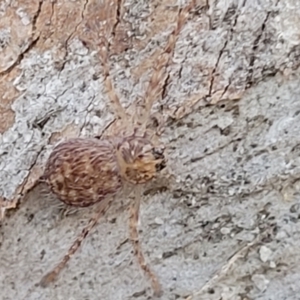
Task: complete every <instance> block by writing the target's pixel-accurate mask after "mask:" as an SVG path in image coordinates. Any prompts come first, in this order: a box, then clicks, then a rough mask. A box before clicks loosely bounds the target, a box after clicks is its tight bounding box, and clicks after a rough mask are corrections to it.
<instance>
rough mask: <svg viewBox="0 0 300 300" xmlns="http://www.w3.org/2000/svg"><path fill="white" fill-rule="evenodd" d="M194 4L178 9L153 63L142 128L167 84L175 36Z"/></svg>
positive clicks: (192, 2) (177, 34)
mask: <svg viewBox="0 0 300 300" xmlns="http://www.w3.org/2000/svg"><path fill="white" fill-rule="evenodd" d="M195 6H196V4H195V1H194V0H193V1H191V3H190V4H189V5H187V6H186V7H184V8H180V9H179V10H178V15H177V23H176V26H175V28H174V30H173V31H172V33H171V34H170V36H169V39H168V41H167V44H166V46H165V47H164V50H163V51H162V53H161V54H160V55H159V56H158V58H157V61H156V62H155V64H154V68H153V72H152V75H151V78H150V82H149V84H148V88H147V90H146V93H145V98H144V107H145V113H144V114H143V116H142V119H141V120H140V122H141V123H142V124H141V125H142V128H143V129H145V128H146V126H147V122H148V120H149V117H150V114H151V109H152V106H153V104H154V102H155V101H156V100H157V99H158V98H160V97H161V96H162V94H163V91H164V86H165V85H166V84H167V80H168V78H169V74H168V72H167V67H168V65H169V64H170V62H171V60H172V57H173V53H174V49H175V45H176V42H177V38H178V36H179V33H180V31H181V29H182V27H183V25H184V24H185V22H186V20H187V18H188V15H189V11H190V10H191V9H192V8H193V7H195Z"/></svg>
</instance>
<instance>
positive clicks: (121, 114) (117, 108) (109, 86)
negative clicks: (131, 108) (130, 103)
mask: <svg viewBox="0 0 300 300" xmlns="http://www.w3.org/2000/svg"><path fill="white" fill-rule="evenodd" d="M108 48H109V47H108V43H107V42H104V43H100V50H99V52H100V59H101V63H102V67H103V73H104V84H105V88H106V91H107V94H108V97H109V100H110V102H111V105H112V106H113V109H114V112H115V114H116V117H117V118H120V119H121V120H123V121H124V120H125V119H126V112H125V109H124V107H123V106H122V104H121V102H120V99H119V97H118V95H117V93H116V91H115V89H114V86H113V83H112V80H111V78H110V72H109V64H108V50H107V49H108Z"/></svg>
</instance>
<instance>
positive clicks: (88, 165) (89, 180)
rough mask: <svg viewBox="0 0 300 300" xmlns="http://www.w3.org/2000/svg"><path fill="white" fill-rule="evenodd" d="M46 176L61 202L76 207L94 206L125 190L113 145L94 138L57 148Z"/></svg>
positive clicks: (69, 141)
mask: <svg viewBox="0 0 300 300" xmlns="http://www.w3.org/2000/svg"><path fill="white" fill-rule="evenodd" d="M43 177H44V179H45V180H46V182H47V183H48V185H49V186H50V189H51V190H52V192H53V193H54V194H55V195H56V196H57V197H58V198H59V199H60V200H61V201H63V202H65V203H66V204H69V205H73V206H82V207H83V206H90V205H92V204H94V203H96V202H99V201H101V200H102V199H104V198H106V197H110V196H113V195H115V194H116V193H117V192H118V191H119V190H120V189H121V187H122V181H121V177H120V174H119V168H118V164H117V159H116V156H115V149H114V147H113V145H112V144H111V143H110V142H109V141H107V140H98V139H93V138H90V139H82V138H76V139H70V140H68V141H66V142H63V143H61V144H59V145H58V146H56V147H55V148H54V150H53V152H52V153H51V155H50V157H49V159H48V161H47V164H46V168H45V172H44V176H43Z"/></svg>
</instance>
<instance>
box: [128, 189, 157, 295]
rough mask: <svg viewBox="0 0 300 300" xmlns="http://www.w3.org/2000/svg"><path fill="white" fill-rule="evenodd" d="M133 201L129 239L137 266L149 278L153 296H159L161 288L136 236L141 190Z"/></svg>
mask: <svg viewBox="0 0 300 300" xmlns="http://www.w3.org/2000/svg"><path fill="white" fill-rule="evenodd" d="M134 198H135V199H134V201H133V203H132V205H131V207H130V239H131V241H132V243H133V248H134V254H135V255H136V256H137V259H138V262H139V265H140V266H141V268H142V269H143V270H144V272H145V273H146V274H147V275H148V276H149V278H150V280H151V285H152V288H153V290H154V294H155V296H160V295H161V286H160V283H159V281H158V279H157V277H156V275H155V274H154V273H153V272H152V271H151V269H150V267H149V266H148V265H147V263H146V261H145V258H144V254H143V252H142V249H141V244H140V241H139V236H138V228H137V227H138V220H139V210H140V200H141V190H140V188H137V189H136V191H135V197H134Z"/></svg>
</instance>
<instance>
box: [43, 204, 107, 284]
mask: <svg viewBox="0 0 300 300" xmlns="http://www.w3.org/2000/svg"><path fill="white" fill-rule="evenodd" d="M112 200H113V199H112V198H107V199H104V200H102V201H101V202H100V203H99V207H98V208H97V211H96V213H95V215H94V216H93V217H92V218H91V219H90V220H89V223H88V225H87V226H86V227H84V228H83V229H82V231H81V233H80V235H78V237H77V238H76V240H75V242H74V243H73V245H72V246H71V247H70V248H69V250H68V252H67V253H66V254H65V256H64V257H63V258H62V260H61V261H60V263H59V264H58V265H57V266H56V267H55V268H54V269H53V270H52V271H50V272H49V273H47V274H46V275H45V276H44V277H43V278H42V280H41V281H40V285H41V286H42V287H46V286H48V285H49V284H50V283H51V282H53V281H55V280H56V279H57V277H58V275H59V273H60V272H61V271H62V270H63V269H64V267H65V266H66V265H67V263H68V261H69V260H70V259H71V257H72V256H73V255H74V254H75V253H76V251H77V250H78V249H79V248H80V246H81V244H82V242H83V241H84V239H85V238H86V237H87V236H88V234H89V233H90V231H91V230H92V229H93V228H94V227H95V225H96V224H97V223H98V220H99V219H100V217H102V216H103V215H104V214H105V212H106V211H107V209H108V208H109V207H110V203H111V202H112Z"/></svg>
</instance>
